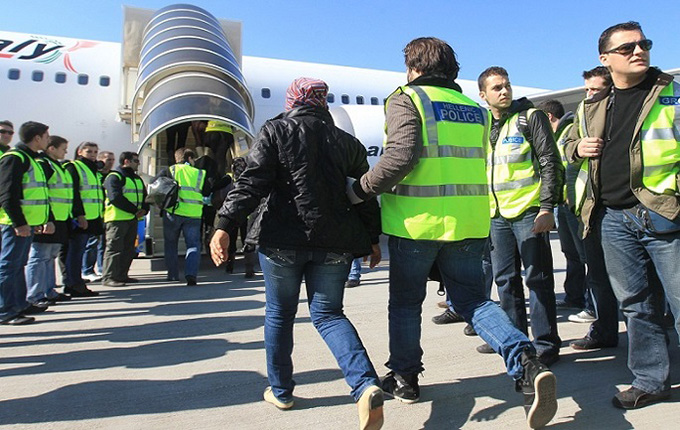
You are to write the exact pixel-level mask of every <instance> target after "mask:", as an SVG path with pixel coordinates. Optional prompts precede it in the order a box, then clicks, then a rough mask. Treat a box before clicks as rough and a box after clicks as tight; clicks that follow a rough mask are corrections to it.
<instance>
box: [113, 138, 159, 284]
mask: <svg viewBox="0 0 680 430" xmlns="http://www.w3.org/2000/svg"><path fill="white" fill-rule="evenodd" d="M118 161H119V163H120V165H119V166H118V167H116V168H115V169H113V170H111V172H109V174H108V175H107V176H106V181H105V182H104V189H105V191H106V204H105V207H104V223H105V226H106V250H105V251H104V268H103V271H102V284H103V285H106V286H109V287H122V286H125V285H126V284H127V283H134V282H137V280H136V279H135V278H131V277H129V276H128V271H129V270H130V265H131V264H132V260H133V259H134V257H135V239H136V238H137V223H138V221H139V220H140V219H141V218H143V217H144V216H146V214H147V213H148V212H149V204H148V203H146V202H145V200H146V188H145V186H144V182H143V181H142V178H140V177H139V176H138V175H137V173H136V172H137V168H138V167H139V155H137V153H135V152H129V151H124V152H121V154H120V157H119V160H118Z"/></svg>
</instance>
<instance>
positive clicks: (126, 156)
mask: <svg viewBox="0 0 680 430" xmlns="http://www.w3.org/2000/svg"><path fill="white" fill-rule="evenodd" d="M135 157H137V153H136V152H132V151H123V152H121V153H120V156H119V157H118V162H119V163H120V165H121V166H122V165H123V164H125V160H127V161H130V160H133V159H134V158H135Z"/></svg>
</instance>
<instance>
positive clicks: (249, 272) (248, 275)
mask: <svg viewBox="0 0 680 430" xmlns="http://www.w3.org/2000/svg"><path fill="white" fill-rule="evenodd" d="M243 277H244V278H246V279H252V278H254V277H255V272H254V271H252V270H246V274H245V275H243Z"/></svg>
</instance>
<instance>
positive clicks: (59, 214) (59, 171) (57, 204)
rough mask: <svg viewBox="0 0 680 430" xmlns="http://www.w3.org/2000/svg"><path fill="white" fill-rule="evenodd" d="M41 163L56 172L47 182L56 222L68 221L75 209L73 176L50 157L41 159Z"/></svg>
mask: <svg viewBox="0 0 680 430" xmlns="http://www.w3.org/2000/svg"><path fill="white" fill-rule="evenodd" d="M39 162H40V163H45V164H48V165H49V166H50V167H51V168H52V171H53V172H54V173H53V174H52V176H51V177H50V179H49V180H48V181H47V192H48V194H49V200H50V208H52V214H54V219H55V221H66V220H67V219H69V218H70V217H71V211H72V209H73V180H72V179H71V175H69V174H68V172H66V171H65V170H64V168H63V167H61V165H60V164H59V163H55V162H54V161H52V160H51V159H49V158H48V157H45V158H41V159H40V160H39Z"/></svg>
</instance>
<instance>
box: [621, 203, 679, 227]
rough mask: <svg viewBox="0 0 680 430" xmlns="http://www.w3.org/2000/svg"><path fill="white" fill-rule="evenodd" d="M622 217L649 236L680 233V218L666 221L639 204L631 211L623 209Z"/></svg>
mask: <svg viewBox="0 0 680 430" xmlns="http://www.w3.org/2000/svg"><path fill="white" fill-rule="evenodd" d="M623 213H624V215H625V216H626V217H628V219H630V220H631V221H633V223H634V224H635V226H636V227H637V228H638V229H640V230H642V231H644V232H645V233H649V234H671V233H677V232H679V231H680V217H677V218H675V219H668V218H666V217H664V216H663V215H660V214H658V213H656V212H654V211H653V210H651V209H649V208H646V207H644V206H643V205H641V204H639V205H637V206H635V207H633V208H631V209H625V210H624V211H623Z"/></svg>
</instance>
